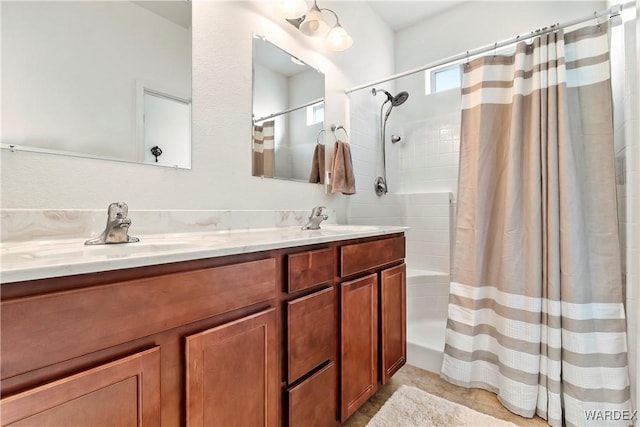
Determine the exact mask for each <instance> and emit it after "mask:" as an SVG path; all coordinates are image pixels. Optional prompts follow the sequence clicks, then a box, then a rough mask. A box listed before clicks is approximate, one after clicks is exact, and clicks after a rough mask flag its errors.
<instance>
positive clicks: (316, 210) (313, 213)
mask: <svg viewBox="0 0 640 427" xmlns="http://www.w3.org/2000/svg"><path fill="white" fill-rule="evenodd" d="M323 209H327V208H326V207H324V206H316V207H315V208H313V209H312V210H311V216H312V217H314V216H320V215H322V210H323Z"/></svg>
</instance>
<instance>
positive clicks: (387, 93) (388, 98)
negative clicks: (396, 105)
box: [371, 88, 393, 102]
mask: <svg viewBox="0 0 640 427" xmlns="http://www.w3.org/2000/svg"><path fill="white" fill-rule="evenodd" d="M378 92H384V94H385V95H387V101H392V102H393V95H391V94H390V93H389V92H387V91H386V90H384V89H376V88H373V89H371V93H372V94H373V96H376V95H377V94H378ZM387 101H385V102H387Z"/></svg>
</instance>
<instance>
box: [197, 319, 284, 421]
mask: <svg viewBox="0 0 640 427" xmlns="http://www.w3.org/2000/svg"><path fill="white" fill-rule="evenodd" d="M186 341H187V342H186V363H187V378H186V388H187V425H188V426H191V427H194V426H207V427H215V426H225V427H229V426H255V427H258V426H275V425H276V423H277V411H278V398H277V396H278V394H279V393H278V390H279V389H278V382H277V380H278V370H277V360H278V354H277V352H278V348H277V334H276V314H275V309H270V310H266V311H263V312H260V313H257V314H254V315H251V316H247V317H243V318H242V319H239V320H236V321H234V322H230V323H226V324H224V325H221V326H218V327H215V328H212V329H209V330H206V331H204V332H201V333H198V334H195V335H191V336H189V337H187V340H186Z"/></svg>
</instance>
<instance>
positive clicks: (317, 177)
mask: <svg viewBox="0 0 640 427" xmlns="http://www.w3.org/2000/svg"><path fill="white" fill-rule="evenodd" d="M324 151H325V150H324V145H322V144H316V148H315V149H314V150H313V157H312V158H311V173H310V174H309V182H311V183H314V184H317V183H320V184H324Z"/></svg>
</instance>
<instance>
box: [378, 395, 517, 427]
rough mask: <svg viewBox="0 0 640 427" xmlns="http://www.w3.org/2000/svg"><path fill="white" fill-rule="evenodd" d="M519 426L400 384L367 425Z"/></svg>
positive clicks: (414, 426)
mask: <svg viewBox="0 0 640 427" xmlns="http://www.w3.org/2000/svg"><path fill="white" fill-rule="evenodd" d="M431 426H439V427H440V426H442V427H445V426H446V427H454V426H459V427H462V426H474V427H475V426H483V427H517V426H516V425H515V424H512V423H510V422H507V421H503V420H499V419H497V418H494V417H492V416H490V415H486V414H483V413H481V412H477V411H474V410H473V409H470V408H467V407H466V406H463V405H459V404H457V403H454V402H451V401H448V400H445V399H442V398H440V397H438V396H434V395H433V394H429V393H427V392H425V391H422V390H420V389H417V388H415V387H409V386H404V385H403V386H400V388H399V389H398V390H396V392H395V393H393V395H392V396H391V397H390V398H389V399H388V400H387V401H386V402H385V404H384V405H383V406H382V408H380V410H379V411H378V413H377V414H376V415H375V416H374V417H373V418H372V419H371V421H369V423H368V424H367V427H431Z"/></svg>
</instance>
